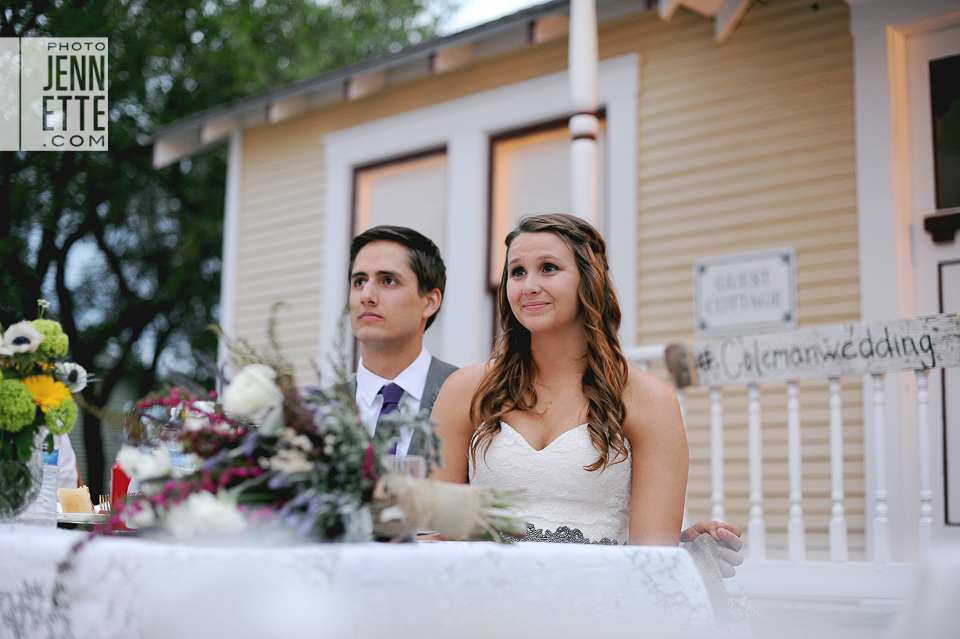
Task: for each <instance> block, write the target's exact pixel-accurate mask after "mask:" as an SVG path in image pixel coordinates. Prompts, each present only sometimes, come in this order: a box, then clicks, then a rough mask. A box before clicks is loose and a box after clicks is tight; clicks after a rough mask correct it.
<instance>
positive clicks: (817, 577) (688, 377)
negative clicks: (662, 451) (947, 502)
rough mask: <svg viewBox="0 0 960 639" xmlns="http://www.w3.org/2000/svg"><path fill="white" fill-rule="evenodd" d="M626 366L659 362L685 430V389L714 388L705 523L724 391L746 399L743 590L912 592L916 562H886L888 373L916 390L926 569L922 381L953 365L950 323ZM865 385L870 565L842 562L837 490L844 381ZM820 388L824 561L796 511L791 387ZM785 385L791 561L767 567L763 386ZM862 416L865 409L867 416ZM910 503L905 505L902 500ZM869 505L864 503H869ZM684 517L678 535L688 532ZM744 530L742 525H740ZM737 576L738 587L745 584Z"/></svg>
mask: <svg viewBox="0 0 960 639" xmlns="http://www.w3.org/2000/svg"><path fill="white" fill-rule="evenodd" d="M625 354H626V356H627V359H628V361H630V362H631V363H632V364H634V365H636V366H638V367H640V368H642V369H644V370H650V367H651V365H652V364H655V363H657V362H660V361H665V363H666V365H667V369H668V370H669V372H670V374H671V376H672V377H673V382H674V386H675V388H676V391H677V397H678V399H679V401H680V407H681V412H682V414H683V417H684V423H685V424H686V423H688V421H687V411H688V407H687V398H686V394H685V391H684V389H685V388H686V387H689V386H699V387H703V388H705V389H709V425H710V426H709V432H710V476H711V490H710V501H711V508H710V516H711V518H712V519H717V520H721V521H723V520H725V519H726V514H727V507H726V503H725V501H726V495H725V492H724V465H725V461H726V460H725V457H724V407H723V393H724V389H731V388H736V387H745V388H746V394H747V457H748V459H747V465H748V477H749V511H748V517H747V521H746V522H742V521H737V522H734V523H737V524H740V525H741V527H745V529H746V535H745V541H746V543H745V548H744V550H743V554H744V556H745V558H746V559H747V560H748V562H747V563H746V564H745V565H744V567H743V568H741V569H740V571H739V573H740V575H742V576H743V578H742V581H745V582H748V583H749V587H748V590H754V589H755V590H757V591H762V592H769V593H770V594H789V595H830V596H853V597H871V598H872V597H884V598H886V597H891V598H898V597H902V596H903V595H904V593H905V592H906V589H907V588H908V587H909V584H910V581H911V580H910V574H911V572H912V566H913V564H893V563H890V562H889V557H890V538H889V521H888V519H889V505H888V492H887V486H886V476H887V475H886V463H887V454H888V452H887V444H886V425H885V404H886V398H885V392H884V375H885V374H887V373H899V372H904V371H913V372H914V374H915V376H916V389H917V397H916V403H917V414H916V417H917V433H918V441H917V450H918V467H919V474H920V477H919V488H920V490H919V495H916V496H914V497H912V498H913V499H917V498H918V499H919V506H920V519H919V522H918V524H917V526H918V535H919V544H918V549H917V550H918V555H919V557H920V559H921V560H923V559H925V558H926V557H928V555H929V553H930V547H931V535H932V526H933V507H932V503H931V501H932V493H931V481H930V464H931V459H930V440H929V393H928V371H929V369H931V368H945V367H958V366H960V325H958V318H957V316H955V315H937V316H931V317H918V318H910V319H900V320H890V321H879V322H869V323H863V324H852V325H851V324H844V325H836V326H825V327H818V328H815V329H806V330H800V331H795V332H791V333H781V334H767V335H755V336H738V337H730V338H724V339H716V340H704V341H696V342H692V343H690V344H688V345H671V346H664V345H657V346H642V347H637V348H632V349H628V350H627V351H626V353H625ZM843 376H858V377H859V376H863V378H864V379H865V380H869V383H870V386H869V387H868V388H872V414H873V420H872V422H873V423H872V424H871V435H872V440H873V443H872V446H873V449H872V453H873V455H872V463H873V467H872V469H871V471H872V472H870V475H871V476H872V478H873V490H872V492H871V494H869V495H868V494H865V495H864V500H865V501H867V500H871V502H872V503H871V505H872V509H867V508H864V512H865V513H866V512H868V510H872V512H873V520H872V522H868V523H865V526H870V527H871V531H870V532H871V533H872V535H871V537H872V539H871V543H870V547H869V548H868V555H867V559H868V561H866V562H851V561H849V536H848V525H847V513H846V508H845V500H846V499H847V496H846V494H845V492H844V479H845V476H844V434H843V426H844V424H843V399H842V396H841V378H842V377H843ZM813 379H821V380H822V379H825V380H827V386H828V393H829V469H830V510H829V524H828V538H829V557H830V561H828V562H823V561H820V562H816V561H808V560H807V539H806V537H807V534H806V533H807V525H806V518H805V512H804V502H803V491H802V481H803V454H802V446H801V418H800V417H801V410H800V408H801V407H800V392H799V385H798V382H800V381H802V380H813ZM770 383H776V384H778V385H780V386H782V385H784V384H785V385H786V430H787V433H786V434H787V438H786V439H787V479H788V486H789V490H788V493H787V503H786V504H783V503H782V502H781V503H780V504H773V505H774V506H776V507H777V508H778V509H783V507H786V510H787V512H788V519H787V526H786V532H787V535H786V536H787V557H788V560H787V561H786V562H782V561H780V562H776V561H769V560H768V559H767V534H766V533H767V518H766V515H765V506H768V505H770V503H769V501H765V497H764V492H763V479H764V477H763V463H764V447H763V440H762V424H763V422H762V414H761V403H760V396H761V388H762V385H764V384H770ZM866 410H869V408H868V407H865V411H866ZM904 498H905V499H909V498H910V497H907V496H905V497H904ZM864 505H866V504H864ZM687 519H688V513H687V509H686V508H685V509H684V525H687V524H688V523H689V522H688V521H687ZM744 523H746V526H743V524H744ZM740 575H738V579H740V578H741V577H740Z"/></svg>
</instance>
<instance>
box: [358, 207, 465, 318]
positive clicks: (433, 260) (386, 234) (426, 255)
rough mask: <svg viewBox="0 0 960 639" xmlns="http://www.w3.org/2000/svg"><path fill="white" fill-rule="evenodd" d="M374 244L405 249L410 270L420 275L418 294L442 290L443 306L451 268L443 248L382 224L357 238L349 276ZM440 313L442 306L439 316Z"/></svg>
mask: <svg viewBox="0 0 960 639" xmlns="http://www.w3.org/2000/svg"><path fill="white" fill-rule="evenodd" d="M371 242H396V243H397V244H400V245H401V246H405V247H406V248H407V253H408V255H409V258H410V268H411V270H413V272H414V273H416V275H417V291H418V292H419V293H420V296H421V297H422V296H424V295H426V294H427V293H429V292H430V291H432V290H433V289H439V291H440V302H441V304H442V303H443V291H444V289H445V288H446V286H447V267H446V266H444V264H443V258H441V257H440V249H438V248H437V245H436V244H434V243H433V241H432V240H431V239H430V238H428V237H427V236H425V235H423V234H422V233H418V232H417V231H414V230H413V229H409V228H407V227H405V226H389V225H381V226H374V227H373V228H371V229H367V230H366V231H364V232H363V233H361V234H360V235H358V236H356V237H355V238H353V242H351V243H350V268H349V271H348V274H349V273H352V272H353V263H354V262H355V261H356V259H357V254H358V253H360V249H362V248H363V247H364V246H366V245H367V244H370V243H371ZM439 312H440V308H439V307H438V308H437V313H439ZM437 313H434V314H433V315H431V316H430V317H429V318H428V319H427V326H426V328H430V325H431V324H433V320H435V319H436V318H437ZM424 330H426V329H424Z"/></svg>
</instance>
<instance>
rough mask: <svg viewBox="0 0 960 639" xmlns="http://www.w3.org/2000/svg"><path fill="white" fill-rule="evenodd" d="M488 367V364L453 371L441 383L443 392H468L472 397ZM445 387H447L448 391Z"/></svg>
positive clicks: (483, 363)
mask: <svg viewBox="0 0 960 639" xmlns="http://www.w3.org/2000/svg"><path fill="white" fill-rule="evenodd" d="M489 367H490V362H481V363H479V364H473V365H472V366H464V367H463V368H461V369H459V370H456V371H454V372H453V373H452V374H451V375H450V377H448V378H447V380H446V381H445V382H444V383H443V390H444V391H448V392H469V393H470V394H471V395H472V394H473V391H474V389H475V388H476V387H477V385H478V384H479V383H480V380H481V379H483V375H484V373H486V372H487V369H488V368H489ZM447 387H449V389H448V388H447Z"/></svg>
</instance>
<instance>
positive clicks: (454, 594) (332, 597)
mask: <svg viewBox="0 0 960 639" xmlns="http://www.w3.org/2000/svg"><path fill="white" fill-rule="evenodd" d="M86 539H87V535H86V534H85V533H80V532H74V531H65V530H55V529H43V528H33V527H29V526H14V525H7V526H0V637H3V638H6V637H17V638H21V637H29V638H34V637H43V638H46V637H51V638H52V637H57V638H60V637H76V638H77V639H83V638H86V637H90V638H94V637H95V638H97V639H105V638H112V637H116V638H118V639H119V638H128V637H146V638H152V637H158V638H159V637H164V638H166V637H177V638H180V637H186V638H189V637H198V638H199V637H203V638H204V639H210V638H211V637H231V638H234V637H282V638H284V639H296V638H298V637H315V638H326V637H363V638H377V637H390V638H393V639H397V638H403V637H411V638H416V639H429V638H432V637H449V638H467V639H469V638H472V637H478V638H479V637H490V638H492V637H550V638H551V639H553V638H563V637H576V638H578V639H579V638H585V637H611V638H612V637H638V636H643V637H661V636H671V637H672V636H697V637H703V636H705V635H708V634H711V633H710V629H711V628H712V627H714V626H713V614H712V611H711V610H710V604H709V599H708V596H707V592H706V590H705V589H704V586H703V582H702V580H701V579H700V576H699V574H698V573H697V570H696V568H695V567H694V565H693V562H692V561H691V558H690V556H689V555H688V554H687V553H686V551H684V550H682V549H680V548H642V547H601V546H580V545H572V544H515V545H509V546H508V545H501V544H492V543H453V542H439V543H419V544H353V545H302V546H294V547H285V548H271V549H263V548H248V547H227V548H223V547H198V546H187V545H174V544H168V543H161V542H155V541H147V540H141V539H132V538H96V539H94V540H92V541H90V542H89V543H86V545H84V546H82V547H81V548H80V549H79V551H77V552H76V553H75V554H74V555H73V559H72V561H71V564H72V568H70V569H69V570H68V571H66V572H62V574H60V576H59V579H58V564H60V563H61V562H63V561H64V560H65V559H66V558H67V557H68V556H70V555H71V548H72V547H74V546H75V545H76V544H78V543H80V542H83V541H84V540H86ZM54 590H57V591H58V592H57V593H56V599H57V601H58V602H59V603H58V604H57V605H55V604H54V603H53V601H54V597H55V593H54Z"/></svg>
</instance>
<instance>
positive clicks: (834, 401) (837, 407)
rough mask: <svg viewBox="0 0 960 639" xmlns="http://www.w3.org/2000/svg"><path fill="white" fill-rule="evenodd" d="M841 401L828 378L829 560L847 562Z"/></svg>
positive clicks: (836, 381)
mask: <svg viewBox="0 0 960 639" xmlns="http://www.w3.org/2000/svg"><path fill="white" fill-rule="evenodd" d="M843 498H844V493H843V400H842V399H841V398H840V380H839V379H837V378H836V377H831V378H830V499H832V500H833V508H832V509H831V510H830V559H831V560H832V561H846V560H847V515H846V510H845V509H844V507H843Z"/></svg>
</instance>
